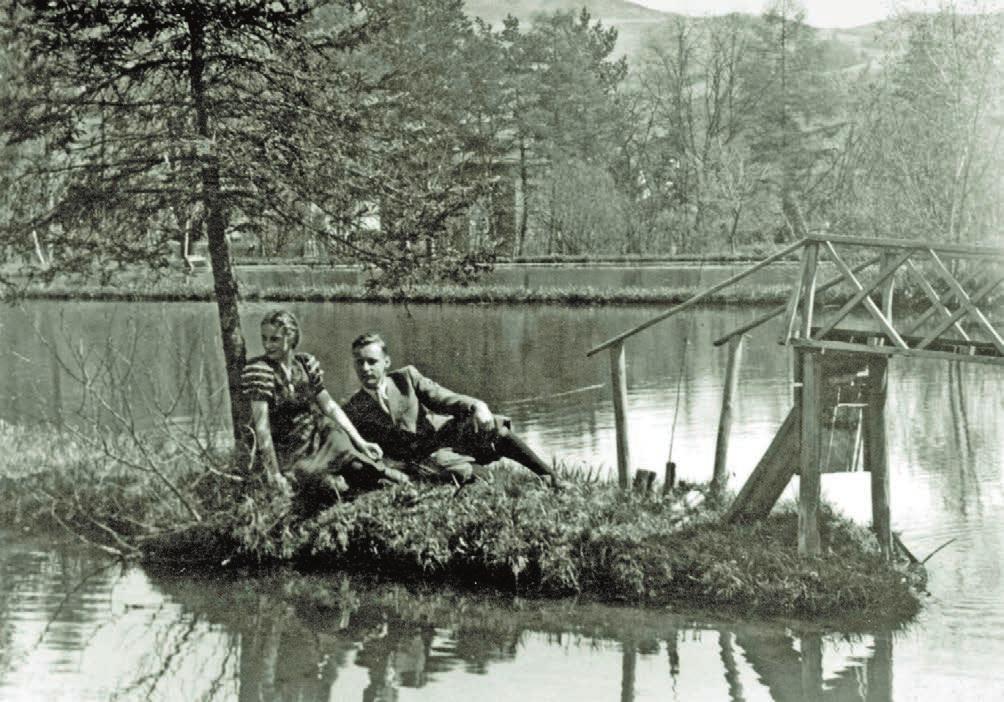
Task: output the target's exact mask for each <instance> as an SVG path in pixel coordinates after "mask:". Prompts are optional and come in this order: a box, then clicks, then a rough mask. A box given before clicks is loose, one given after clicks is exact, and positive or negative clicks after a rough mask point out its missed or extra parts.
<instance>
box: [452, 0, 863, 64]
mask: <svg viewBox="0 0 1004 702" xmlns="http://www.w3.org/2000/svg"><path fill="white" fill-rule="evenodd" d="M583 7H585V8H586V9H587V10H588V11H589V14H590V15H592V17H593V18H594V19H597V20H600V21H601V22H603V24H604V25H606V26H612V27H616V28H617V31H618V39H617V54H618V55H621V56H627V58H628V61H629V62H630V63H631V64H632V66H636V65H637V63H638V62H639V60H640V58H641V56H642V54H643V53H644V49H645V47H646V46H648V45H650V44H651V43H652V42H653V41H656V42H658V41H659V39H658V34H659V32H658V30H659V28H660V27H661V26H663V25H664V24H665V23H666V22H668V21H671V20H674V19H679V18H681V17H684V16H683V15H676V14H673V13H669V12H660V11H658V10H653V9H650V8H647V7H642V6H641V5H636V4H634V3H632V2H629V1H628V0H467V1H466V3H465V10H466V12H467V14H469V15H471V16H472V17H480V18H481V19H482V20H484V21H485V22H487V23H488V24H490V25H492V26H493V27H495V28H498V27H500V26H501V24H502V20H503V19H504V18H505V17H506V16H507V15H513V16H514V17H516V18H517V19H518V20H519V21H520V23H521V24H528V23H529V22H531V21H532V20H533V17H534V15H537V14H540V13H545V14H549V13H552V12H557V11H575V12H577V11H579V10H581V9H582V8H583ZM720 18H721V16H720V15H718V16H713V15H695V16H693V17H690V16H687V19H688V20H692V21H695V22H700V21H709V22H714V21H717V20H719V19H720ZM749 18H750V20H751V21H756V16H755V15H749ZM816 31H817V32H818V33H819V36H820V39H823V40H824V42H825V46H824V51H825V52H826V63H827V64H828V65H830V67H831V69H833V70H840V69H845V68H848V67H851V66H854V65H861V64H865V63H867V62H869V61H874V60H875V59H877V58H879V57H880V56H881V55H882V50H881V49H880V48H879V46H878V43H877V37H878V35H879V33H880V31H881V23H873V24H868V25H863V26H861V27H854V28H851V29H841V30H837V29H817V30H816Z"/></svg>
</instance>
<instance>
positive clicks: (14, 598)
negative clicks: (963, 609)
mask: <svg viewBox="0 0 1004 702" xmlns="http://www.w3.org/2000/svg"><path fill="white" fill-rule="evenodd" d="M10 543H11V542H10V540H8V544H10ZM14 543H17V542H14ZM18 549H19V550H18ZM4 554H5V555H4V556H2V558H3V561H2V567H3V571H2V572H3V575H4V579H3V591H2V593H0V602H3V604H4V607H3V609H2V610H0V622H2V623H3V627H2V631H3V632H4V637H5V638H4V643H5V645H4V649H3V652H4V657H3V659H2V660H3V661H4V665H3V667H0V697H2V698H3V699H5V700H10V699H16V700H17V699H22V700H31V699H43V698H44V699H71V698H72V699H75V700H98V699H102V700H103V699H117V700H134V699H135V700H138V699H148V700H177V699H185V700H240V701H244V700H248V701H250V700H256V701H278V700H302V701H310V700H317V701H320V700H330V699H350V700H351V699H355V700H364V701H367V702H368V701H374V702H375V701H377V700H381V701H385V700H396V699H398V698H399V696H400V695H401V691H402V690H404V689H407V690H408V691H409V694H408V698H409V699H428V700H440V699H451V698H452V699H471V694H472V690H477V694H476V695H475V697H476V698H477V699H486V700H509V699H525V700H533V699H582V700H607V699H615V698H616V699H620V700H625V701H626V700H647V699H660V700H662V699H675V700H690V699H729V700H747V699H750V700H752V699H775V700H802V699H825V700H890V699H891V696H890V686H889V684H888V681H889V680H891V673H890V672H889V668H890V664H891V660H892V646H891V641H892V637H891V634H889V632H880V633H878V634H875V635H873V636H870V635H848V636H847V637H842V638H839V639H838V638H835V637H832V636H830V635H825V636H824V635H822V634H820V633H816V632H813V631H805V632H800V631H797V630H793V629H791V628H786V627H782V626H780V625H776V624H769V623H760V624H757V623H729V624H724V623H720V622H719V623H716V622H712V621H705V620H695V619H693V618H689V617H684V616H681V615H674V614H669V613H666V612H662V611H653V612H644V611H639V610H634V609H628V608H615V607H604V606H598V605H591V604H587V603H579V604H572V603H563V602H552V603H542V602H533V601H520V600H516V601H513V600H499V599H491V598H481V597H475V596H471V595H465V594H462V593H454V592H449V591H446V592H444V591H439V592H414V591H409V590H407V589H405V588H404V587H402V586H398V585H391V584H380V583H377V582H373V581H371V580H359V579H350V578H348V577H346V576H327V577H320V576H297V575H292V574H286V575H276V576H270V577H264V578H260V579H248V578H243V579H233V578H230V579H191V578H183V577H178V576H155V577H153V578H152V579H151V578H150V577H149V576H146V575H144V574H143V573H142V572H141V571H139V570H136V569H122V568H120V567H118V566H112V567H109V566H108V565H107V564H101V566H100V570H99V571H97V574H93V573H94V572H95V571H94V564H93V563H91V562H89V561H88V559H87V558H86V557H82V556H81V555H80V554H77V553H73V552H67V551H65V550H61V549H59V548H55V549H48V550H46V551H35V550H33V547H32V545H30V544H23V543H22V544H20V545H18V546H16V547H14V548H13V549H12V548H8V549H6V550H5V552H4ZM89 573H90V574H93V575H92V576H91V577H87V576H88V574H89ZM73 578H80V580H79V581H77V582H70V581H72V580H73ZM64 588H70V592H76V593H79V599H78V600H77V601H75V602H74V604H73V606H72V607H70V608H66V607H63V608H57V609H55V610H54V609H53V608H52V607H51V603H52V602H57V601H64V602H65V601H67V600H66V595H67V592H64V591H63V589H64ZM868 640H872V641H874V644H872V645H871V647H870V650H869V648H868V646H867V641H868ZM848 642H852V645H851V646H850V647H849V646H848ZM663 649H665V653H663ZM825 658H829V659H830V660H829V665H824V659H825ZM667 659H668V666H667V665H666V661H667ZM61 690H62V691H66V690H72V693H71V696H69V697H67V696H66V695H65V694H63V693H61V692H60V691H61ZM61 694H62V695H63V696H62V697H61ZM813 695H814V697H813Z"/></svg>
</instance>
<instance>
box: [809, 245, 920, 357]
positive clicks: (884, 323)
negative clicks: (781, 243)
mask: <svg viewBox="0 0 1004 702" xmlns="http://www.w3.org/2000/svg"><path fill="white" fill-rule="evenodd" d="M825 246H826V252H827V253H828V254H829V255H830V258H831V259H832V260H833V262H834V263H835V264H836V265H837V268H838V269H840V272H841V273H843V274H844V277H845V278H846V279H847V281H848V282H849V283H850V284H851V285H852V286H854V288H855V289H856V290H858V291H861V290H862V289H863V286H862V285H861V283H860V282H859V281H858V279H857V278H856V277H855V275H854V274H853V273H851V269H850V268H849V267H848V266H847V264H846V263H844V260H843V259H842V258H840V254H838V253H837V252H836V250H835V249H834V248H833V245H832V244H831V243H830V242H826V244H825ZM862 302H864V304H865V308H866V309H867V310H868V311H869V312H871V314H872V316H873V317H874V318H875V319H877V320H878V323H879V326H881V327H882V329H883V330H884V331H885V333H886V335H888V337H889V338H890V339H891V340H892V342H893V343H894V344H896V346H899V347H900V348H902V349H905V348H907V346H906V342H904V341H903V339H901V338H900V336H899V333H898V332H897V331H896V330H895V329H893V326H892V324H891V323H890V322H889V320H888V319H886V317H885V315H884V314H882V310H880V309H879V308H878V307H877V306H876V304H875V302H874V301H873V300H872V299H871V298H870V297H868V296H867V295H866V296H865V297H864V299H863V300H862Z"/></svg>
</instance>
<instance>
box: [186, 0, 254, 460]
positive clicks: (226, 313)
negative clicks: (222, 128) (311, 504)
mask: <svg viewBox="0 0 1004 702" xmlns="http://www.w3.org/2000/svg"><path fill="white" fill-rule="evenodd" d="M198 13H199V10H197V9H196V10H193V12H192V14H190V15H189V17H188V30H189V35H190V37H191V42H192V44H191V47H192V48H191V52H192V53H191V57H190V61H189V67H188V75H189V82H190V87H191V90H192V101H193V103H194V105H195V125H196V130H197V132H198V134H199V137H200V140H201V142H202V145H201V146H202V147H203V148H208V145H209V143H210V141H211V132H210V129H209V115H208V112H207V106H206V92H205V84H204V82H203V75H204V71H205V58H204V52H205V24H204V22H205V20H204V18H203V17H201V16H200V15H199V14H198ZM203 158H204V161H203V166H202V204H203V206H204V207H205V211H206V239H207V242H208V244H209V258H210V261H211V263H212V266H213V289H214V291H215V293H216V309H217V312H218V315H219V320H220V337H221V340H222V341H223V359H224V362H225V364H226V369H227V389H228V391H229V396H230V417H231V419H232V421H233V432H234V438H235V440H236V441H237V442H238V443H240V442H241V441H242V440H243V439H244V432H243V427H244V425H246V424H247V422H248V408H247V407H246V406H245V405H246V404H247V403H245V402H243V401H242V399H241V395H240V383H241V371H243V369H244V361H245V358H246V353H247V352H246V348H245V344H244V335H243V333H242V332H241V320H240V315H239V314H238V310H237V300H238V295H239V293H238V289H237V279H236V277H235V276H234V271H233V267H232V265H231V262H230V243H229V242H228V241H227V237H226V217H225V213H224V209H223V208H224V205H223V202H222V198H221V197H220V167H219V160H218V157H217V155H216V153H215V151H214V150H212V149H209V153H207V154H205V155H204V156H203Z"/></svg>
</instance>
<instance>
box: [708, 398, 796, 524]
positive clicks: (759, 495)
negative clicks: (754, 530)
mask: <svg viewBox="0 0 1004 702" xmlns="http://www.w3.org/2000/svg"><path fill="white" fill-rule="evenodd" d="M800 427H801V421H800V411H799V409H798V408H797V407H796V408H794V409H792V410H791V411H790V412H788V416H787V417H785V419H784V422H783V423H782V424H781V427H780V428H779V429H778V430H777V433H776V434H775V435H774V438H773V439H772V440H771V442H770V446H768V447H767V450H766V451H765V452H764V454H763V457H762V458H761V459H760V461H759V462H758V463H757V465H756V468H754V469H753V472H752V473H750V476H749V478H747V479H746V483H745V484H744V485H743V487H742V489H741V490H740V491H739V494H738V495H736V498H735V500H733V501H732V504H731V505H730V506H729V509H728V511H727V512H726V513H725V517H724V519H725V521H726V522H729V523H732V524H735V523H739V522H751V521H755V520H758V519H763V518H764V517H766V516H767V515H768V514H770V511H771V509H772V508H773V507H774V505H775V503H777V501H778V498H780V497H781V493H782V492H784V488H785V487H787V485H788V483H789V482H790V481H791V478H792V476H793V475H795V473H796V472H797V468H798V459H799V445H800V439H799V431H800Z"/></svg>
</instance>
